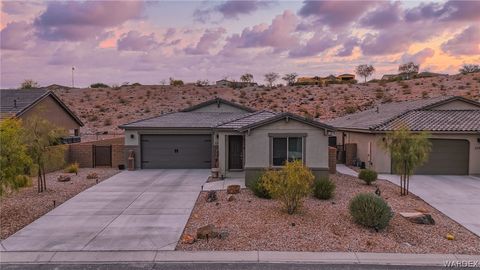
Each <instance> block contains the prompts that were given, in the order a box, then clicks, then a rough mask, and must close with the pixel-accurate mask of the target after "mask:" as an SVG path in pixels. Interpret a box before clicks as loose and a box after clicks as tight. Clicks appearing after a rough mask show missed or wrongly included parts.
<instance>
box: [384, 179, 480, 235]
mask: <svg viewBox="0 0 480 270" xmlns="http://www.w3.org/2000/svg"><path fill="white" fill-rule="evenodd" d="M378 178H379V179H386V180H388V181H390V182H392V183H394V184H396V185H399V184H400V179H399V177H398V176H397V175H391V174H381V175H379V176H378ZM410 192H412V193H413V194H415V195H417V196H419V197H420V198H422V199H423V200H424V201H426V202H427V203H428V204H430V205H431V206H433V207H435V208H437V209H438V210H439V211H441V212H442V213H444V214H445V215H447V216H449V217H450V218H451V219H453V220H455V221H456V222H458V223H460V224H462V226H464V227H465V228H467V229H469V230H470V231H472V232H473V233H475V234H476V235H478V236H480V178H478V177H474V176H468V175H464V176H458V175H414V176H412V177H411V178H410Z"/></svg>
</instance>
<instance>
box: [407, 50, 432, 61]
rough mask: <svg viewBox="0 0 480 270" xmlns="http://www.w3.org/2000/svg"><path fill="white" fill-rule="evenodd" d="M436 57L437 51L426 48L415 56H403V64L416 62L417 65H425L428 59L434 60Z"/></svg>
mask: <svg viewBox="0 0 480 270" xmlns="http://www.w3.org/2000/svg"><path fill="white" fill-rule="evenodd" d="M434 55H435V51H434V50H433V49H432V48H425V49H423V50H420V51H418V52H416V53H414V54H408V53H405V54H403V55H402V58H401V62H402V63H406V62H414V63H416V64H423V63H425V61H426V60H427V59H428V58H432V57H433V56H434Z"/></svg>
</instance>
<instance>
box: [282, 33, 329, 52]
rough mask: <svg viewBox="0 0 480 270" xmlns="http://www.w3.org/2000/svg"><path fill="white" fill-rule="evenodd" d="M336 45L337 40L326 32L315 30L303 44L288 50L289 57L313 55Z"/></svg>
mask: <svg viewBox="0 0 480 270" xmlns="http://www.w3.org/2000/svg"><path fill="white" fill-rule="evenodd" d="M336 45H338V40H337V39H335V38H334V37H332V36H331V35H329V34H326V33H323V32H322V33H320V32H317V33H315V35H314V36H313V37H312V38H311V39H309V40H308V41H307V42H306V43H305V44H304V45H301V46H299V47H297V48H295V49H293V50H291V51H290V53H289V54H288V55H289V56H290V57H306V56H315V55H317V54H319V53H321V52H324V51H326V50H327V49H330V48H332V47H334V46H336Z"/></svg>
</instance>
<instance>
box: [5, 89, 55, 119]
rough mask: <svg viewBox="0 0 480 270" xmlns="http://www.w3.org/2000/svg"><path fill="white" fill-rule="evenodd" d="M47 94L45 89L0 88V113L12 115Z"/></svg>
mask: <svg viewBox="0 0 480 270" xmlns="http://www.w3.org/2000/svg"><path fill="white" fill-rule="evenodd" d="M47 94H48V90H47V89H28V90H19V89H1V90H0V113H1V114H2V115H9V116H14V115H16V114H17V113H19V112H21V111H23V110H24V109H25V108H27V107H28V106H30V105H31V104H32V103H34V102H35V101H37V100H38V99H39V98H41V97H43V96H45V95H47ZM15 101H16V104H15ZM15 105H16V106H15Z"/></svg>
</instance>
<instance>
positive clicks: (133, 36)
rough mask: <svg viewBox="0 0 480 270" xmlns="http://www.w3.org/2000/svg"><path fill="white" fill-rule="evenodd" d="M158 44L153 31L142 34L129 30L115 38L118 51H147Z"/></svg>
mask: <svg viewBox="0 0 480 270" xmlns="http://www.w3.org/2000/svg"><path fill="white" fill-rule="evenodd" d="M158 45H159V44H158V42H157V40H156V38H155V34H154V33H151V34H150V35H142V33H140V32H138V31H129V32H128V33H126V34H123V35H122V36H121V37H120V38H119V39H118V40H117V48H118V50H120V51H148V50H152V49H155V48H156V47H157V46H158Z"/></svg>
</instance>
